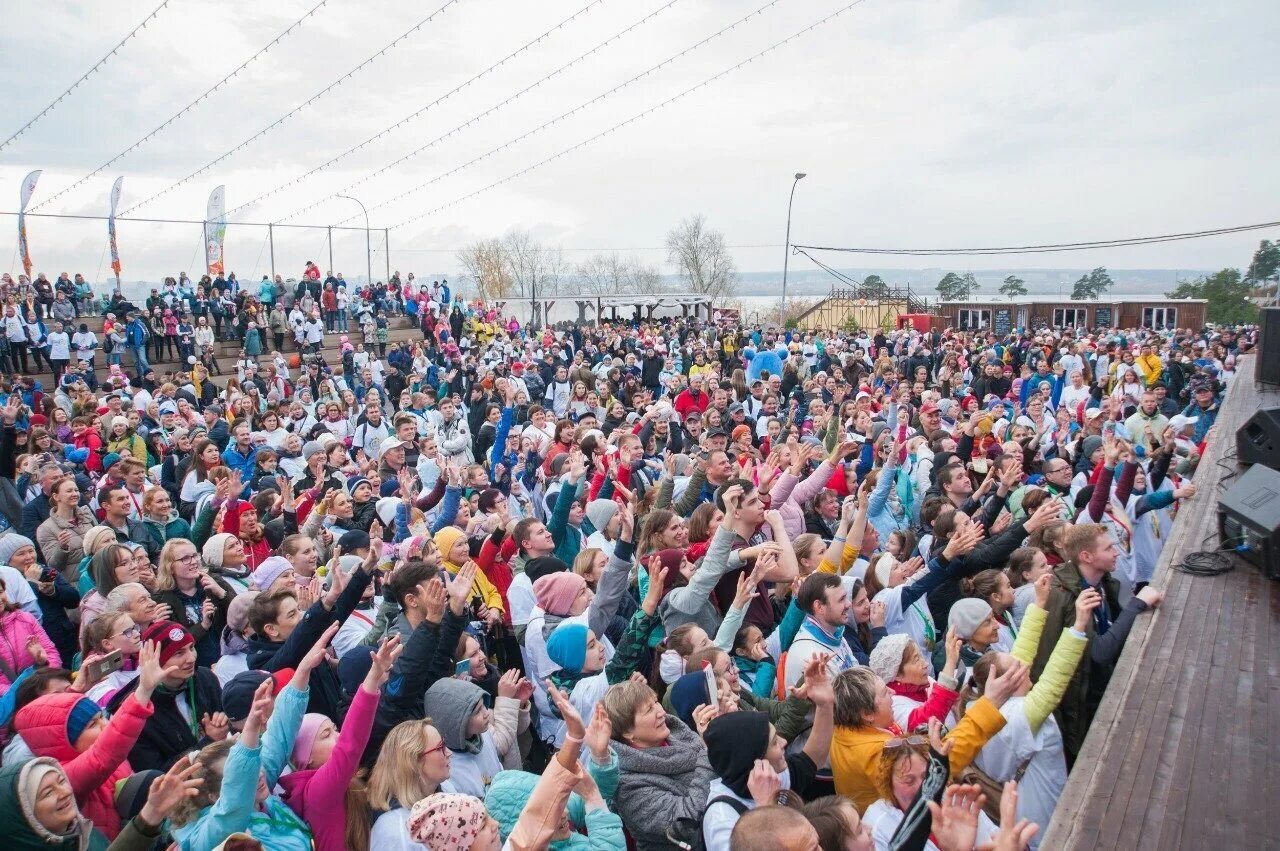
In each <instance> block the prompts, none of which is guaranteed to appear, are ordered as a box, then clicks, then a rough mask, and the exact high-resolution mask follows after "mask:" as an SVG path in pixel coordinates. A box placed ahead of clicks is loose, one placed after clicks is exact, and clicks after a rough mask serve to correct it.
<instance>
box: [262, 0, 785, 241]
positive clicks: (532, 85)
mask: <svg viewBox="0 0 1280 851" xmlns="http://www.w3.org/2000/svg"><path fill="white" fill-rule="evenodd" d="M779 1H780V0H770V2H768V3H766V4H765V5H764V6H762V7H760V9H757V10H756V11H755V12H752V13H751V14H749V15H747V16H746V17H744V18H741V19H739V20H738V21H735V22H734V23H732V24H730V25H729V26H727V27H725V28H724V29H722V30H721V31H720V32H718V33H715V34H714V35H712V36H710V37H708V38H706V39H704V40H703V41H701V42H699V43H698V44H695V45H693V47H690V48H688V49H687V50H685V51H683V52H682V53H681V54H677V55H676V56H673V57H671V59H668V60H667V62H671V61H674V60H675V59H678V58H679V57H680V56H681V55H683V54H684V53H688V52H689V51H691V50H694V49H696V48H698V47H701V46H702V45H703V44H705V43H706V42H708V41H711V40H712V39H714V38H717V37H718V36H720V35H723V34H724V33H726V32H728V31H729V30H731V29H733V28H734V27H736V26H738V24H740V23H742V22H743V21H745V20H747V19H749V18H751V17H753V16H755V15H757V14H759V13H760V12H761V11H762V10H763V9H766V8H768V7H769V6H772V5H774V4H775V3H778V2H779ZM676 2H677V0H671V1H670V2H668V3H667V4H666V5H665V6H661V7H659V8H658V9H656V10H654V11H653V12H650V13H649V14H647V15H645V16H644V17H642V18H640V19H639V20H637V21H636V22H635V23H633V24H631V26H629V27H627V28H626V29H623V30H620V31H619V32H617V33H614V34H613V35H612V36H610V37H609V38H607V39H605V40H604V41H602V42H600V43H599V44H597V45H596V46H595V47H593V48H591V49H590V50H588V51H586V52H585V53H582V54H580V55H579V56H577V57H575V58H574V59H571V60H569V61H568V62H566V63H564V64H563V65H561V66H560V67H558V68H556V69H555V70H554V71H552V72H551V73H549V74H547V75H545V76H543V77H540V78H539V79H537V80H535V81H534V82H532V83H530V84H529V85H527V86H525V87H524V88H523V89H520V90H519V91H518V92H516V93H515V94H513V95H511V96H509V97H507V98H505V99H503V100H501V101H499V102H498V103H496V104H494V105H493V106H491V107H489V108H488V109H485V110H483V111H482V112H479V113H477V114H475V115H473V116H472V117H471V118H469V119H467V120H466V121H464V122H463V123H461V124H459V125H458V126H457V127H454V128H453V129H452V130H449V131H447V132H446V133H443V134H441V135H439V136H437V137H436V138H434V139H432V140H431V141H430V142H427V143H426V144H425V145H419V146H418V147H416V148H414V149H413V150H412V151H409V153H407V154H405V155H404V156H402V157H400V158H399V159H397V160H395V161H393V162H390V163H387V164H386V165H384V166H383V167H382V168H380V169H378V170H377V171H375V172H373V173H372V174H367V175H365V176H364V177H362V178H360V179H359V180H357V181H355V182H354V183H349V184H347V185H346V186H344V187H343V188H342V189H339V190H338V191H337V192H334V193H332V194H330V195H327V196H325V197H324V198H321V199H320V200H318V201H315V202H314V203H311V204H308V205H307V206H305V207H302V208H301V209H298V210H295V211H293V212H292V213H290V214H289V215H287V216H285V217H283V218H282V219H280V221H287V220H289V219H292V218H295V217H297V216H299V215H301V214H303V213H305V212H307V211H309V210H313V209H315V208H316V207H318V206H320V205H321V204H323V203H324V202H326V201H328V200H330V199H332V198H335V197H337V196H338V195H345V194H347V193H349V192H351V191H352V190H354V189H355V187H357V186H360V185H361V184H363V183H367V182H368V181H370V180H372V179H374V178H375V177H377V176H379V175H381V174H385V173H387V172H388V171H390V170H391V169H393V168H395V167H396V166H398V165H402V164H403V163H405V162H407V161H409V160H410V159H412V158H414V157H416V156H417V155H418V154H420V153H422V152H423V151H425V150H427V149H429V148H432V147H435V146H436V145H438V144H440V143H441V142H443V141H445V140H446V139H448V138H450V137H452V136H454V135H456V134H458V133H460V132H462V131H463V130H465V129H466V128H468V127H470V126H471V125H473V124H475V123H477V122H478V121H480V120H482V119H484V118H486V117H488V116H490V115H492V114H493V113H495V112H497V111H498V110H500V109H502V108H503V107H505V106H507V105H508V104H510V103H512V102H514V101H515V100H516V99H518V98H520V97H523V96H524V95H526V94H528V93H529V92H531V91H533V90H534V89H536V88H538V87H539V86H541V85H542V84H543V83H546V82H547V81H548V80H551V79H552V78H554V77H556V76H559V75H560V74H562V73H564V72H565V71H567V70H568V69H569V68H572V67H573V66H574V65H577V64H578V63H580V62H582V61H584V60H585V59H587V57H589V56H591V55H593V54H595V53H597V52H598V51H600V50H601V49H603V48H604V47H606V46H608V45H609V44H610V43H612V42H614V41H617V40H618V39H620V38H622V37H623V36H625V35H626V34H627V33H629V32H631V31H632V30H634V29H636V28H637V27H639V26H642V25H643V24H645V23H647V22H648V21H650V20H652V19H653V18H655V17H657V16H658V15H659V14H661V13H662V12H663V11H665V10H666V9H668V8H670V7H671V6H673V5H675V3H676ZM665 64H666V62H664V63H661V64H660V65H656V66H654V67H653V68H650V69H649V70H648V71H645V72H644V73H643V74H640V75H638V76H636V77H632V78H631V79H630V80H627V81H626V82H624V83H622V84H621V85H619V86H616V87H614V88H613V89H611V90H610V91H607V92H605V93H604V94H603V95H600V96H598V97H596V98H594V99H592V100H590V101H587V102H586V103H584V104H581V105H579V106H578V107H575V108H574V109H573V110H570V111H569V112H567V113H564V115H561V116H560V117H559V118H555V119H552V121H550V122H547V124H544V125H543V127H549V126H550V125H551V124H554V123H555V122H556V121H559V120H561V119H563V118H565V117H567V116H569V115H572V114H573V113H574V112H576V111H577V110H579V109H582V108H583V107H585V106H588V105H589V104H591V103H593V102H595V101H596V100H600V99H601V98H605V97H608V96H609V95H611V94H613V93H614V92H616V91H619V90H620V89H622V88H624V87H626V86H628V85H630V84H631V83H633V82H635V81H636V80H639V79H640V78H641V77H643V76H645V75H646V74H650V73H652V72H653V71H655V70H656V69H657V68H660V67H662V65H665ZM539 129H541V128H539ZM533 132H537V131H533ZM516 141H519V140H518V139H517V140H513V141H512V142H511V143H508V144H514V143H515V142H516ZM464 168H465V166H464ZM409 191H410V192H413V191H416V190H409ZM406 194H407V193H406ZM392 200H394V199H392ZM387 203H390V201H385V202H383V203H382V204H377V205H375V206H374V207H371V208H370V209H377V207H381V206H384V205H385V204H387Z"/></svg>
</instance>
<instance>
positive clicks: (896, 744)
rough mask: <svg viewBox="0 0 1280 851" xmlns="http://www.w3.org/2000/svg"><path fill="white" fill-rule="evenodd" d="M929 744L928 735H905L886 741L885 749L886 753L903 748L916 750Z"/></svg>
mask: <svg viewBox="0 0 1280 851" xmlns="http://www.w3.org/2000/svg"><path fill="white" fill-rule="evenodd" d="M927 744H929V739H928V738H927V737H926V736H903V737H899V738H893V739H890V740H889V741H887V742H885V743H884V750H885V752H886V753H888V752H889V751H895V750H901V749H903V748H910V749H911V750H915V749H916V748H920V747H924V746H925V745H927Z"/></svg>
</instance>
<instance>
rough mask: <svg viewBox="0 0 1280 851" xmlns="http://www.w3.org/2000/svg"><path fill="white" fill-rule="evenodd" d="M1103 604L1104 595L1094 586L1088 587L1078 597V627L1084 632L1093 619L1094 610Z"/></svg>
mask: <svg viewBox="0 0 1280 851" xmlns="http://www.w3.org/2000/svg"><path fill="white" fill-rule="evenodd" d="M1100 605H1102V595H1101V594H1099V593H1098V592H1097V590H1095V589H1093V588H1086V589H1085V590H1084V591H1082V592H1080V596H1079V597H1077V598H1076V624H1075V626H1076V629H1077V630H1078V631H1080V632H1084V631H1085V629H1086V628H1087V627H1088V626H1089V621H1091V620H1093V611H1094V609H1096V608H1098V606H1100Z"/></svg>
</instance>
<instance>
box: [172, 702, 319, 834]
mask: <svg viewBox="0 0 1280 851" xmlns="http://www.w3.org/2000/svg"><path fill="white" fill-rule="evenodd" d="M306 709H307V692H305V691H299V690H298V689H296V688H294V687H293V686H292V685H289V686H286V687H285V688H284V690H283V691H281V692H280V696H279V697H277V698H276V706H275V711H274V712H272V713H271V720H270V721H268V722H267V731H266V733H265V734H264V735H263V738H262V739H261V741H260V743H259V745H258V747H256V748H252V749H250V748H246V747H245V746H244V745H242V744H240V743H239V742H236V743H235V744H234V745H232V746H231V752H230V753H229V754H227V760H226V762H225V763H223V767H222V791H221V793H220V795H219V796H218V800H217V801H215V802H214V803H213V804H212V805H211V806H208V807H205V808H204V809H203V810H201V811H200V814H199V815H198V816H196V818H195V819H194V820H193V821H190V822H188V823H187V824H184V825H183V826H182V827H179V828H177V829H176V830H174V831H173V834H174V838H176V839H177V840H178V845H179V847H181V848H182V849H183V851H208V849H210V848H215V847H217V846H218V844H219V843H221V842H222V841H223V840H224V839H226V838H227V836H229V835H230V834H232V833H236V832H238V831H243V832H246V833H248V834H249V835H250V836H252V837H253V838H254V839H257V840H258V841H259V842H261V843H262V845H263V847H265V848H271V849H283V851H295V849H296V851H311V831H310V829H309V828H308V827H307V824H306V822H304V821H303V820H302V819H300V818H298V816H297V814H296V813H294V811H293V810H291V809H289V807H288V805H287V804H285V802H284V801H282V800H280V799H279V798H278V797H276V796H275V795H272V796H270V797H269V798H267V800H266V802H265V803H264V804H263V805H262V806H263V810H261V811H260V810H258V808H257V807H255V806H254V798H255V796H256V795H257V792H258V774H259V772H262V773H264V774H265V775H266V780H267V788H273V787H274V786H275V785H276V781H277V780H279V779H280V774H281V772H282V771H283V770H284V766H285V763H286V762H287V761H288V759H289V751H290V750H291V749H292V747H293V740H294V738H295V737H296V736H297V735H298V728H299V727H301V726H302V716H303V714H304V713H305V712H306Z"/></svg>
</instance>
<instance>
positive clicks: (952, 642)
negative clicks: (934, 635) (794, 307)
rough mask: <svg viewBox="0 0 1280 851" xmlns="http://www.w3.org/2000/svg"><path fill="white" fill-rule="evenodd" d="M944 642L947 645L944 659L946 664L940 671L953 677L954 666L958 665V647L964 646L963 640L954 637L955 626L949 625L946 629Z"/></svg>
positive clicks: (956, 636)
mask: <svg viewBox="0 0 1280 851" xmlns="http://www.w3.org/2000/svg"><path fill="white" fill-rule="evenodd" d="M946 641H947V644H946V647H947V649H946V654H947V658H946V663H945V664H944V665H943V667H942V670H943V673H945V674H947V675H948V676H954V675H955V671H956V666H957V665H959V664H960V647H961V645H963V644H964V639H962V638H961V637H960V636H958V635H956V628H955V625H951V626H949V627H947V638H946Z"/></svg>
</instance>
